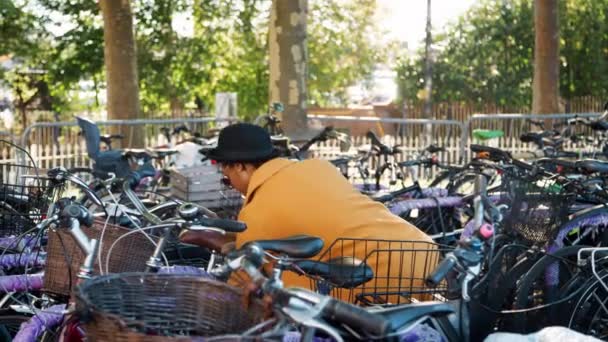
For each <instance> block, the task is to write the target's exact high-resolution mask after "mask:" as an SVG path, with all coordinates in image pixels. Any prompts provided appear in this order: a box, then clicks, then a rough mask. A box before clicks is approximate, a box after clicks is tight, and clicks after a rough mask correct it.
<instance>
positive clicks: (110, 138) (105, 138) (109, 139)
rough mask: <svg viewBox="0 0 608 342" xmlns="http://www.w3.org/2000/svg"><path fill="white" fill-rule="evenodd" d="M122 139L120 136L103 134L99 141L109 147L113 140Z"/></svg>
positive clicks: (122, 136)
mask: <svg viewBox="0 0 608 342" xmlns="http://www.w3.org/2000/svg"><path fill="white" fill-rule="evenodd" d="M124 137H125V136H124V135H122V134H104V135H101V136H100V137H99V140H101V141H102V142H103V143H105V144H106V145H111V144H112V141H113V140H114V139H123V138H124Z"/></svg>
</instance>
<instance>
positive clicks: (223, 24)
mask: <svg viewBox="0 0 608 342" xmlns="http://www.w3.org/2000/svg"><path fill="white" fill-rule="evenodd" d="M132 6H133V11H134V17H135V27H136V29H135V34H136V43H137V53H138V55H137V58H138V76H139V82H140V98H141V108H142V111H143V112H144V114H147V115H151V114H167V113H170V112H172V111H181V110H186V111H189V110H191V109H195V108H196V107H197V105H196V102H198V103H199V104H200V103H201V101H202V102H204V104H205V107H207V108H212V107H213V104H214V103H213V102H214V100H215V94H216V93H218V92H236V93H237V94H238V109H239V115H240V116H241V117H243V118H246V119H250V118H254V117H256V116H257V115H259V114H260V113H262V112H265V111H266V109H267V106H268V78H269V70H268V46H267V39H268V37H267V34H268V17H269V9H270V1H267V0H173V1H158V0H137V1H133V2H132ZM309 8H310V12H309V22H308V29H309V39H308V44H309V52H308V56H309V58H310V60H309V86H308V89H309V94H310V95H309V98H310V102H311V104H312V105H335V104H340V103H343V102H344V101H345V94H346V88H347V87H348V86H351V85H353V84H355V83H357V82H358V81H361V80H364V79H366V78H368V77H369V76H370V75H371V73H372V71H373V67H374V66H375V65H376V64H377V63H378V62H380V61H382V60H383V58H382V56H383V55H384V54H383V53H382V51H383V50H382V49H380V48H378V47H377V46H374V45H373V44H372V43H371V42H373V41H376V40H377V37H378V32H376V30H375V24H374V21H373V20H374V19H373V17H374V16H373V14H374V11H375V8H376V6H375V1H368V0H348V1H344V0H310V1H309ZM184 12H190V13H192V16H193V21H194V34H193V35H191V36H190V35H186V36H182V35H179V34H178V33H177V32H175V30H174V29H173V27H172V23H173V19H174V17H175V15H177V14H178V13H184ZM0 29H1V30H2V31H1V32H2V37H0V38H1V39H0V55H3V54H11V56H12V57H13V58H14V59H15V60H16V61H18V63H19V64H18V65H19V69H20V70H21V69H28V68H29V69H36V70H44V74H43V75H40V76H38V78H39V79H40V80H43V81H44V82H46V83H47V84H48V85H49V88H50V94H51V95H52V105H53V109H54V110H56V111H59V112H62V113H68V112H70V111H75V110H83V109H88V110H94V109H98V108H99V102H98V100H100V99H99V98H98V97H99V93H100V92H101V91H102V90H103V89H104V88H105V75H104V49H103V20H102V18H101V14H100V10H99V6H98V2H96V1H88V0H70V1H65V0H29V1H28V0H21V1H19V0H14V1H11V0H0ZM15 75H16V74H14V75H9V74H5V75H3V74H2V73H1V72H0V81H5V82H7V83H11V82H13V84H12V85H13V87H14V88H17V86H18V87H20V88H23V87H24V86H27V84H25V85H24V83H23V82H20V83H19V85H18V84H17V83H18V82H17V81H16V80H17V77H16V76H15ZM83 85H85V88H86V91H88V93H89V95H87V96H90V93H94V94H96V96H95V100H93V103H91V100H90V99H88V100H86V99H84V98H83ZM29 92H35V89H28V93H29ZM196 98H198V99H200V100H201V101H196V102H195V99H196ZM66 115H67V114H66Z"/></svg>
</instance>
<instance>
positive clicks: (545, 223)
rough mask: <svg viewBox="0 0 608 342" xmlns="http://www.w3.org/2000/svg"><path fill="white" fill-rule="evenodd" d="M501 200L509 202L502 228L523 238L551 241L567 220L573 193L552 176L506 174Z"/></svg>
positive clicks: (544, 241)
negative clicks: (531, 176)
mask: <svg viewBox="0 0 608 342" xmlns="http://www.w3.org/2000/svg"><path fill="white" fill-rule="evenodd" d="M504 184H505V185H506V187H504V189H506V190H507V191H506V192H504V193H503V195H502V197H503V198H502V199H501V202H503V203H504V202H506V203H508V205H509V212H508V213H507V214H506V215H505V218H504V220H503V222H502V229H503V231H505V232H516V233H517V234H518V235H519V236H520V237H521V238H522V239H523V240H524V242H527V243H530V244H538V243H540V244H544V243H547V242H549V241H553V240H554V239H555V237H556V235H557V234H558V233H559V228H560V227H561V226H562V224H564V223H565V222H566V221H567V220H568V212H569V208H570V206H572V204H573V203H574V200H575V198H576V196H575V195H574V194H572V193H570V192H568V191H567V189H566V188H565V187H564V186H562V185H560V184H558V183H556V182H555V181H553V180H551V179H543V178H522V177H512V176H507V177H505V181H504Z"/></svg>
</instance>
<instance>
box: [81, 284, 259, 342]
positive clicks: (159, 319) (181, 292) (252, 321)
mask: <svg viewBox="0 0 608 342" xmlns="http://www.w3.org/2000/svg"><path fill="white" fill-rule="evenodd" d="M76 309H77V312H78V315H79V317H80V319H81V321H82V322H83V325H84V329H85V331H86V336H87V340H88V341H152V342H154V341H194V340H196V341H201V340H202V338H201V337H202V336H218V335H225V334H232V335H233V336H234V334H239V333H243V332H244V331H246V330H247V329H249V328H251V327H253V326H254V325H256V324H257V323H259V322H261V321H262V320H263V319H264V310H263V305H262V304H261V302H259V301H257V300H253V301H250V302H249V306H248V307H245V306H244V301H243V292H242V290H240V289H238V288H235V287H232V286H230V285H227V284H225V283H221V282H218V281H215V280H210V279H204V278H201V277H195V276H186V275H173V274H153V273H126V274H114V275H107V276H102V277H97V278H95V279H90V280H87V281H85V282H84V283H82V285H80V286H79V287H78V288H77V290H76Z"/></svg>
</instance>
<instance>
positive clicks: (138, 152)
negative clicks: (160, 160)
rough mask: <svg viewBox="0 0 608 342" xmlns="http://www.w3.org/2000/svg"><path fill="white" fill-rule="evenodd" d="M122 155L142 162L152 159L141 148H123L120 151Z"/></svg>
mask: <svg viewBox="0 0 608 342" xmlns="http://www.w3.org/2000/svg"><path fill="white" fill-rule="evenodd" d="M122 155H123V156H124V157H126V158H135V159H144V160H150V159H152V155H151V154H150V153H149V152H148V151H147V150H145V149H142V148H125V149H123V150H122Z"/></svg>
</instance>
